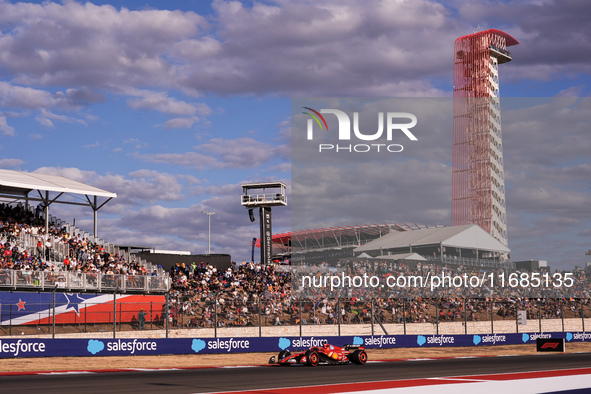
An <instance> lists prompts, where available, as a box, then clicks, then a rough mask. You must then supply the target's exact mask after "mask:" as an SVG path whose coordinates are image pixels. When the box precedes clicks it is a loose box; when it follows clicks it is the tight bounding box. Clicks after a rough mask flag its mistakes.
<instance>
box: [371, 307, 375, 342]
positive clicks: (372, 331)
mask: <svg viewBox="0 0 591 394" xmlns="http://www.w3.org/2000/svg"><path fill="white" fill-rule="evenodd" d="M373 313H374V309H373V298H372V299H371V335H372V336H373V335H374V330H373V320H374V315H373Z"/></svg>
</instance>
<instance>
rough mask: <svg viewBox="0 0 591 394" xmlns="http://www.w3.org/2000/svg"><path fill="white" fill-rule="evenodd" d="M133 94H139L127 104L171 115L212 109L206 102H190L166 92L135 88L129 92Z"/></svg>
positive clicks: (205, 111) (204, 112) (193, 113)
mask: <svg viewBox="0 0 591 394" xmlns="http://www.w3.org/2000/svg"><path fill="white" fill-rule="evenodd" d="M127 94H129V95H131V96H138V97H139V98H137V99H135V98H134V99H129V100H128V101H127V104H128V105H129V106H130V107H131V108H134V109H151V110H155V111H158V112H162V113H165V114H171V115H185V116H188V115H195V114H196V113H199V114H201V115H208V114H209V113H210V112H211V109H210V108H209V107H208V106H207V104H205V103H199V104H196V105H194V104H190V103H187V102H185V101H180V100H177V99H175V98H173V97H168V95H167V94H166V93H164V92H152V91H147V90H137V89H133V90H130V91H128V92H127Z"/></svg>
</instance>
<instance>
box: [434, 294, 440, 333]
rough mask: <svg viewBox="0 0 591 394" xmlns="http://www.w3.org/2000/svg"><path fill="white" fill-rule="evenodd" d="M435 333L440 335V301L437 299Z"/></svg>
mask: <svg viewBox="0 0 591 394" xmlns="http://www.w3.org/2000/svg"><path fill="white" fill-rule="evenodd" d="M435 333H436V334H437V335H439V301H437V300H436V301H435Z"/></svg>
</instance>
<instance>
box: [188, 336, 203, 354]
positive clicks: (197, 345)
mask: <svg viewBox="0 0 591 394" xmlns="http://www.w3.org/2000/svg"><path fill="white" fill-rule="evenodd" d="M191 349H193V351H194V352H195V353H199V352H200V351H202V350H203V349H205V341H204V340H203V339H193V343H192V344H191Z"/></svg>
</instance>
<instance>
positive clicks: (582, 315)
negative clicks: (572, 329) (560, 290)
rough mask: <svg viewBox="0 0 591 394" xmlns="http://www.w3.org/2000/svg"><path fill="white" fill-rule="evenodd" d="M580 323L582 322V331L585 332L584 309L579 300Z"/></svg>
mask: <svg viewBox="0 0 591 394" xmlns="http://www.w3.org/2000/svg"><path fill="white" fill-rule="evenodd" d="M581 323H583V332H585V309H584V308H583V303H582V302H581Z"/></svg>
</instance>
